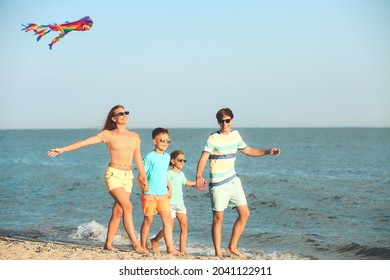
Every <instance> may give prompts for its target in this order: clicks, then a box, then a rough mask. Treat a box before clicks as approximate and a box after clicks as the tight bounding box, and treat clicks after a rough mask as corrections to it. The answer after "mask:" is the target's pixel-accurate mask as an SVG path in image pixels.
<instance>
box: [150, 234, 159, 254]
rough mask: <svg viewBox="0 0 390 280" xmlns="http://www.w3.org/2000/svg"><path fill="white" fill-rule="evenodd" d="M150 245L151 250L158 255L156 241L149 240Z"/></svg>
mask: <svg viewBox="0 0 390 280" xmlns="http://www.w3.org/2000/svg"><path fill="white" fill-rule="evenodd" d="M150 243H151V244H152V250H153V252H154V253H156V254H160V248H158V241H157V240H156V239H155V238H152V239H150Z"/></svg>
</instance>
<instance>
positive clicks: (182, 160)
mask: <svg viewBox="0 0 390 280" xmlns="http://www.w3.org/2000/svg"><path fill="white" fill-rule="evenodd" d="M177 161H180V162H184V163H186V162H187V160H186V159H183V158H178V159H177Z"/></svg>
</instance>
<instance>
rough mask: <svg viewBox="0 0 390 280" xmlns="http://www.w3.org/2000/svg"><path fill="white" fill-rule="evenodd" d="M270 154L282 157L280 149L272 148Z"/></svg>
mask: <svg viewBox="0 0 390 280" xmlns="http://www.w3.org/2000/svg"><path fill="white" fill-rule="evenodd" d="M269 154H270V155H273V156H279V155H280V149H279V148H271V149H269Z"/></svg>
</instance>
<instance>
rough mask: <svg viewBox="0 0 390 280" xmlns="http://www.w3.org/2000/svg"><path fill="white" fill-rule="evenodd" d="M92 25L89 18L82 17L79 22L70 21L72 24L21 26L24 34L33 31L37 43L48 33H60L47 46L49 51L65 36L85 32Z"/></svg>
mask: <svg viewBox="0 0 390 280" xmlns="http://www.w3.org/2000/svg"><path fill="white" fill-rule="evenodd" d="M92 25H93V21H92V19H91V18H90V17H83V18H82V19H80V20H77V21H72V22H69V21H67V22H65V23H63V24H56V23H55V24H48V25H43V24H36V23H29V24H27V25H24V24H22V26H24V28H23V29H22V30H24V31H25V32H28V31H31V30H33V31H34V32H35V35H38V37H37V41H39V40H40V39H41V38H42V37H43V36H45V35H46V34H47V33H49V32H50V31H57V32H60V35H58V36H57V37H55V38H54V39H53V41H51V43H50V44H49V47H50V49H51V48H52V47H53V45H54V44H55V43H57V42H58V41H59V40H61V39H62V38H63V37H64V36H65V35H66V34H68V33H69V32H71V31H86V30H89V29H91V27H92Z"/></svg>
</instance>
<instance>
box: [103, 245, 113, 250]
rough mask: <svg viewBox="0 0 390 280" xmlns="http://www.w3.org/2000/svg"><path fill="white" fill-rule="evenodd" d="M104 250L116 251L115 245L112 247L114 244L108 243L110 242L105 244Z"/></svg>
mask: <svg viewBox="0 0 390 280" xmlns="http://www.w3.org/2000/svg"><path fill="white" fill-rule="evenodd" d="M104 250H107V251H115V249H114V247H112V245H111V244H110V245H108V244H104Z"/></svg>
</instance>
